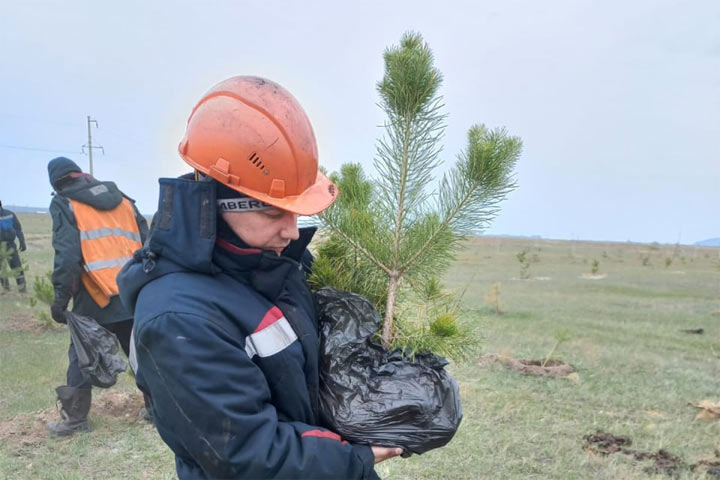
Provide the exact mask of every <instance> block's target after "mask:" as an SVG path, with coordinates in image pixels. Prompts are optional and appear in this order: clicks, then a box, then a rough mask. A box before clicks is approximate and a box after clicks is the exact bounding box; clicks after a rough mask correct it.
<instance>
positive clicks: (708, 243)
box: [695, 237, 720, 247]
mask: <svg viewBox="0 0 720 480" xmlns="http://www.w3.org/2000/svg"><path fill="white" fill-rule="evenodd" d="M695 245H697V246H698V247H720V237H717V238H708V239H707V240H703V241H701V242H695Z"/></svg>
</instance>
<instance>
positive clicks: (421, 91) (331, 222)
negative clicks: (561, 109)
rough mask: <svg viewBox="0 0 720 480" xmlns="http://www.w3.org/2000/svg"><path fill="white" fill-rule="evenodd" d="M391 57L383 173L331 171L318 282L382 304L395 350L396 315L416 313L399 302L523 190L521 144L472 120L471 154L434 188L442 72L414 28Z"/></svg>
mask: <svg viewBox="0 0 720 480" xmlns="http://www.w3.org/2000/svg"><path fill="white" fill-rule="evenodd" d="M384 60H385V74H384V76H383V79H382V80H381V81H380V82H378V84H377V90H378V93H379V95H380V107H381V108H382V109H383V111H384V112H385V114H386V115H387V119H386V121H385V124H384V132H385V133H384V135H383V137H382V138H381V139H380V140H379V141H378V144H377V154H376V157H375V160H374V166H375V170H376V171H377V176H376V177H375V178H374V179H372V181H371V180H369V179H367V178H366V177H365V176H364V174H363V172H362V169H361V168H360V166H359V165H345V166H343V168H342V170H341V172H340V175H334V176H333V178H334V179H335V180H336V181H337V182H338V186H339V190H340V196H339V198H338V201H337V202H336V203H335V205H334V206H333V207H332V208H330V209H328V210H326V211H325V212H324V213H323V214H321V219H322V221H323V222H324V224H325V225H326V226H328V227H329V228H330V232H331V233H330V239H329V240H328V242H327V243H326V244H325V245H324V246H323V248H324V250H323V248H321V249H320V251H319V255H318V261H317V264H316V266H315V267H314V268H315V269H316V272H315V278H314V279H313V281H314V283H315V285H322V284H328V285H332V286H337V287H338V288H343V289H346V290H351V291H354V292H356V293H360V294H363V295H365V296H366V297H368V298H369V299H370V300H371V301H373V302H374V303H376V305H378V307H379V310H380V312H381V314H382V315H383V316H384V321H383V327H382V341H383V343H384V344H385V345H386V346H389V345H391V344H392V342H393V340H394V339H395V334H396V326H395V324H394V322H395V320H396V318H397V319H398V320H400V321H402V318H400V317H399V316H398V315H399V313H398V312H408V311H412V309H402V308H401V309H399V308H398V303H399V302H402V300H403V298H402V296H403V293H404V292H408V290H409V294H412V292H414V293H415V296H416V297H421V296H422V294H421V292H423V291H424V290H425V289H426V286H427V284H428V283H429V282H434V281H436V280H435V279H436V278H437V277H438V276H439V275H440V274H441V273H442V272H444V271H445V270H446V269H447V267H448V266H449V264H450V262H451V260H452V259H453V255H454V253H455V252H456V251H457V250H458V248H459V247H460V245H461V241H462V240H463V239H464V238H465V237H466V236H468V235H471V234H474V233H477V232H479V231H481V230H482V229H483V228H484V227H485V226H486V225H487V224H488V222H489V221H490V220H491V219H492V218H493V217H494V216H495V214H496V213H497V212H498V205H499V202H500V201H501V200H503V199H504V198H505V196H506V195H507V194H508V192H510V191H511V190H512V189H513V188H514V187H515V184H514V182H513V178H512V175H513V169H514V166H515V163H516V161H517V159H518V157H519V155H520V151H521V148H522V143H521V141H520V139H519V138H518V137H512V136H509V135H508V134H507V132H506V131H505V129H494V130H491V129H488V128H487V127H485V126H484V125H482V124H477V125H474V126H472V127H471V128H470V129H469V131H468V134H467V146H466V148H465V150H464V151H463V152H461V153H460V154H459V155H458V158H457V161H456V162H455V164H454V165H453V166H452V167H451V168H450V169H449V170H448V173H446V174H445V175H444V176H443V178H442V179H441V181H440V183H439V185H438V189H437V190H436V191H430V189H429V186H430V184H431V183H432V182H433V180H434V178H433V171H434V170H435V169H436V167H438V166H439V165H440V164H441V163H442V159H441V158H440V153H441V150H442V146H441V143H440V140H441V137H442V135H443V131H444V129H445V115H444V114H443V113H442V112H441V107H442V101H441V97H440V96H439V94H438V91H439V88H440V85H441V83H442V75H441V73H440V71H439V70H438V69H437V68H435V66H434V63H433V55H432V52H431V51H430V48H429V47H428V45H427V44H426V43H425V42H424V41H423V39H422V37H421V36H420V35H419V34H416V33H407V34H405V35H404V36H403V37H402V40H401V42H400V45H399V46H394V47H391V48H389V49H387V50H386V51H385V54H384ZM317 270H319V271H317ZM446 323H448V324H449V321H446ZM437 325H439V324H436V327H435V329H436V330H438V329H440V327H439V326H437ZM443 333H444V334H447V335H449V334H450V333H452V328H450V327H448V328H446V329H444V330H443Z"/></svg>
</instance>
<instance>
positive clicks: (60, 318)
mask: <svg viewBox="0 0 720 480" xmlns="http://www.w3.org/2000/svg"><path fill="white" fill-rule="evenodd" d="M66 308H67V307H61V306H60V305H59V304H57V303H53V304H52V305H51V306H50V316H52V319H53V320H55V321H56V322H57V323H67V319H66V318H65V309H66Z"/></svg>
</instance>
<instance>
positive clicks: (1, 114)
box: [0, 111, 83, 127]
mask: <svg viewBox="0 0 720 480" xmlns="http://www.w3.org/2000/svg"><path fill="white" fill-rule="evenodd" d="M0 117H14V118H19V119H22V120H29V121H31V122H38V123H47V124H51V125H63V126H66V127H80V126H83V124H82V123H79V122H63V121H58V120H49V119H47V118H40V117H32V116H28V115H18V114H16V113H11V112H2V111H0Z"/></svg>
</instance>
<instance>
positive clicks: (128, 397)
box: [0, 390, 144, 447]
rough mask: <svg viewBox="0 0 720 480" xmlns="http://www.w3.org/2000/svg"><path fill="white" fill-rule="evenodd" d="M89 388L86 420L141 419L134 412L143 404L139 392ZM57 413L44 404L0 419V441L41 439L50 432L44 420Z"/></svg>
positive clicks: (28, 442) (27, 442) (22, 443)
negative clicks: (105, 390) (36, 408)
mask: <svg viewBox="0 0 720 480" xmlns="http://www.w3.org/2000/svg"><path fill="white" fill-rule="evenodd" d="M97 392H98V390H95V391H94V392H93V394H94V395H93V402H92V407H91V409H90V416H89V418H90V424H91V425H92V422H93V418H97V417H112V418H122V419H123V420H125V421H130V422H138V423H140V422H142V419H141V418H140V416H139V415H138V414H139V412H140V409H141V408H142V407H143V406H144V402H143V397H142V395H141V394H140V393H139V392H137V393H136V392H133V393H125V392H103V393H100V394H97ZM59 420H60V414H59V413H58V411H57V409H56V408H55V407H50V408H46V409H45V410H41V411H39V412H36V413H31V414H24V415H17V416H15V417H13V418H10V419H9V420H6V421H4V422H0V443H2V444H8V445H16V446H22V447H27V446H32V445H37V444H40V443H43V442H45V441H46V440H47V439H48V438H49V436H50V434H49V433H48V431H47V428H46V427H45V424H47V423H48V422H57V421H59Z"/></svg>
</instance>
